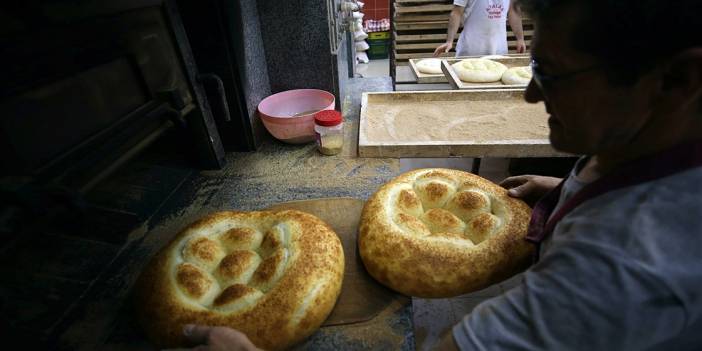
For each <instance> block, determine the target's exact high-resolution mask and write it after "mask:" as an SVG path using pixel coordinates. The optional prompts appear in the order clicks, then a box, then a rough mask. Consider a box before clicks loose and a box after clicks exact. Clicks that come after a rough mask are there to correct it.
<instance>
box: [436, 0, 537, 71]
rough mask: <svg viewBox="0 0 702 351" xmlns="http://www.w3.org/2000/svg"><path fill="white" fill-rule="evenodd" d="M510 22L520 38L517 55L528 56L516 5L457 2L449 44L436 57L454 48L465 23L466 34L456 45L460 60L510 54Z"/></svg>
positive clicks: (497, 0)
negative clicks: (454, 40)
mask: <svg viewBox="0 0 702 351" xmlns="http://www.w3.org/2000/svg"><path fill="white" fill-rule="evenodd" d="M507 21H509V25H510V27H512V31H513V32H514V35H515V36H516V37H517V52H518V53H523V52H525V51H526V44H525V43H524V31H523V28H522V16H521V14H520V13H519V10H518V9H517V8H516V7H515V5H514V3H513V2H511V1H510V0H454V1H453V9H452V10H451V14H450V16H449V24H448V31H447V37H446V42H445V43H444V44H441V45H439V47H437V48H436V50H434V57H436V56H439V55H440V54H442V53H446V52H449V51H450V50H451V48H453V39H454V38H455V37H456V33H458V27H459V26H460V24H461V23H463V31H462V32H461V35H460V36H459V37H458V43H457V44H456V56H477V55H504V54H506V53H507Z"/></svg>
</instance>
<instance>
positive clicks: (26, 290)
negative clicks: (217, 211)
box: [0, 0, 256, 349]
mask: <svg viewBox="0 0 702 351" xmlns="http://www.w3.org/2000/svg"><path fill="white" fill-rule="evenodd" d="M0 18H2V21H0V52H2V55H3V61H4V62H5V64H3V65H2V66H3V69H2V71H3V74H2V76H3V79H2V83H0V87H1V89H2V90H1V91H0V108H1V110H2V116H1V117H0V146H1V147H0V153H1V155H2V158H1V159H0V160H1V161H0V162H2V174H1V175H0V194H2V200H1V202H0V234H1V235H2V239H3V240H2V244H0V245H1V246H0V271H1V272H0V311H2V316H3V318H2V319H1V320H2V322H1V323H2V324H3V325H2V326H1V327H2V328H3V331H4V332H3V334H4V335H8V336H9V340H6V341H4V342H5V343H6V344H7V345H11V344H12V345H16V344H14V343H13V341H16V342H21V344H20V345H25V346H26V348H27V349H34V348H38V349H86V348H87V349H90V348H91V346H90V345H98V344H100V342H101V341H103V340H104V338H106V337H107V333H110V335H117V336H113V337H117V338H119V337H120V335H121V334H125V333H126V334H129V333H131V331H130V329H129V328H126V329H127V331H126V332H120V331H117V332H114V331H110V330H112V329H114V328H115V327H114V326H112V325H110V323H114V322H113V321H112V320H111V319H109V318H107V317H106V316H108V315H113V314H115V313H118V311H120V310H123V309H128V306H127V304H126V303H125V302H124V298H125V297H126V296H127V295H128V291H127V287H128V285H129V282H131V281H132V280H133V279H134V278H135V277H133V276H132V275H133V272H134V269H132V268H130V267H133V266H134V265H135V263H136V262H141V261H143V260H144V259H145V253H144V252H141V251H140V250H139V249H138V248H139V244H140V243H141V242H142V241H143V240H145V238H144V235H143V234H144V233H145V232H146V228H145V226H146V224H145V221H146V219H147V218H151V217H153V216H154V215H157V214H158V213H160V212H159V211H161V212H164V209H163V208H162V207H163V204H164V203H165V202H166V200H167V199H169V198H170V197H173V196H174V191H175V189H177V188H179V187H180V188H182V185H183V184H184V183H187V181H188V179H189V177H190V176H191V175H192V173H193V172H194V170H197V169H216V168H219V167H221V166H222V165H223V164H224V163H225V159H224V147H223V144H226V145H227V147H228V148H229V149H235V150H250V149H253V148H255V144H256V140H254V139H253V134H252V130H251V126H252V123H251V121H250V120H249V119H248V116H247V114H246V111H245V107H242V104H241V101H240V100H239V99H240V98H241V96H240V92H238V91H237V89H236V88H237V87H236V85H237V84H239V82H237V79H238V77H237V76H236V75H235V74H234V73H233V72H234V71H235V69H232V67H229V68H223V67H219V68H220V70H219V71H220V72H222V71H224V72H229V73H230V74H228V75H227V76H226V77H225V78H224V83H222V79H221V78H220V77H218V76H217V75H215V74H208V73H210V72H200V70H199V69H198V66H197V65H196V61H195V56H194V54H193V50H192V49H191V46H190V43H189V41H188V37H187V34H186V30H185V28H184V26H183V21H182V20H181V16H180V14H179V11H178V4H176V3H175V2H171V1H165V2H164V1H152V0H136V1H122V2H119V1H109V2H101V1H54V2H21V3H20V2H18V3H16V4H9V5H3V7H2V8H0ZM224 85H227V86H229V88H230V91H233V92H234V94H231V95H232V96H226V95H225V94H224V91H222V88H223V86H224ZM210 101H212V102H210ZM218 125H219V127H220V129H223V128H226V130H227V133H228V138H224V143H223V142H222V138H221V137H220V134H219V133H218V128H217V126H218ZM178 196H187V194H184V193H183V190H182V189H181V191H180V193H178ZM134 339H136V340H138V339H139V338H134ZM125 340H131V339H130V338H129V337H128V336H126V337H125ZM126 342H127V344H128V343H129V341H126ZM131 347H136V345H131V346H130V348H131Z"/></svg>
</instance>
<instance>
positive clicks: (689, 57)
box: [658, 48, 702, 111]
mask: <svg viewBox="0 0 702 351" xmlns="http://www.w3.org/2000/svg"><path fill="white" fill-rule="evenodd" d="M658 93H659V99H658V100H659V101H658V102H659V103H663V104H664V105H665V106H666V107H667V108H668V109H669V110H670V111H677V110H681V109H687V108H689V107H690V105H691V104H694V105H695V108H696V109H697V106H699V103H700V99H701V98H702V48H695V49H689V50H685V51H683V52H681V53H680V54H678V55H676V56H675V57H673V58H672V59H671V60H670V62H669V64H668V65H666V66H665V68H664V70H663V71H662V74H661V83H660V89H659V92H658Z"/></svg>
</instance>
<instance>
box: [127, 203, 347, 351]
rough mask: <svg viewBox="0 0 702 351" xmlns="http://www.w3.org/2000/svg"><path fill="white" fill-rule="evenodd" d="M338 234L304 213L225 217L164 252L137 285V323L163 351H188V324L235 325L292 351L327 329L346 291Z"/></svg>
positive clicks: (190, 230)
mask: <svg viewBox="0 0 702 351" xmlns="http://www.w3.org/2000/svg"><path fill="white" fill-rule="evenodd" d="M343 274H344V252H343V249H342V247H341V241H340V240H339V238H338V237H337V235H336V233H334V231H333V230H332V229H331V228H330V227H329V226H328V225H327V224H325V223H324V222H323V221H321V220H320V219H318V218H317V217H315V216H313V215H310V214H307V213H304V212H300V211H293V210H291V211H279V212H269V211H256V212H234V211H229V212H218V213H214V214H211V215H209V216H206V217H204V218H202V219H200V220H198V221H196V222H195V223H193V224H191V225H189V226H188V227H186V228H185V229H184V230H183V231H181V232H180V233H179V234H177V235H176V236H175V238H174V239H173V240H172V241H171V242H170V243H169V244H168V245H166V246H165V247H164V248H163V249H161V250H160V251H159V253H158V254H156V256H154V258H153V259H152V260H151V262H149V264H148V265H147V266H146V268H145V269H144V271H143V272H142V274H141V276H140V277H139V280H138V281H137V284H136V286H135V307H136V312H137V316H138V319H139V321H140V323H141V325H142V326H143V328H144V330H145V331H146V333H147V335H148V336H149V338H150V339H151V340H152V341H153V342H154V343H155V344H157V345H158V346H159V347H179V346H186V345H187V344H186V341H185V339H184V337H183V335H182V327H183V325H185V324H191V323H194V324H203V325H213V326H215V325H219V326H228V327H232V328H235V329H238V330H240V331H242V332H243V333H245V334H246V335H247V336H248V337H249V338H250V339H251V341H252V342H253V343H254V344H255V345H256V346H258V347H261V348H264V349H270V350H278V349H284V348H287V347H289V346H291V345H293V344H295V343H297V342H299V341H301V340H303V339H305V338H307V337H308V336H309V335H311V334H312V333H313V332H314V331H316V330H317V329H318V328H319V326H320V325H321V324H322V323H323V322H324V320H325V319H326V318H327V316H328V315H329V313H330V312H331V310H332V309H333V307H334V304H335V303H336V299H337V298H338V296H339V293H340V291H341V284H342V279H343Z"/></svg>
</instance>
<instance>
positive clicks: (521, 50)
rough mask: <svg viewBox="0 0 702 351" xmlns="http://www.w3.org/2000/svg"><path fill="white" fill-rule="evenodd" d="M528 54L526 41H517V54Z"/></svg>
mask: <svg viewBox="0 0 702 351" xmlns="http://www.w3.org/2000/svg"><path fill="white" fill-rule="evenodd" d="M525 52H526V42H524V39H519V40H517V53H519V54H523V53H525Z"/></svg>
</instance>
